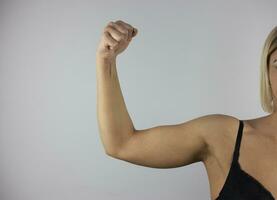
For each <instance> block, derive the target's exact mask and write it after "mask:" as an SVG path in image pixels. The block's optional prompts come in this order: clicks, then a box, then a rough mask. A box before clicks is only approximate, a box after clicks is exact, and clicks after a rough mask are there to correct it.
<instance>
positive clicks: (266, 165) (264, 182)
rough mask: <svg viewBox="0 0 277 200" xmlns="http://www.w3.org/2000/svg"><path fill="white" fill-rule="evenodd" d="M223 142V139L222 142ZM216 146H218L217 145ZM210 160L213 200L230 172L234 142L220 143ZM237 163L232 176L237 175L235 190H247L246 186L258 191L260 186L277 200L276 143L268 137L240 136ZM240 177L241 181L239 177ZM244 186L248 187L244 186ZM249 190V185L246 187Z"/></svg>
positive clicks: (252, 134)
mask: <svg viewBox="0 0 277 200" xmlns="http://www.w3.org/2000/svg"><path fill="white" fill-rule="evenodd" d="M223 141H224V140H223ZM217 145H220V144H217ZM217 149H218V151H217V152H214V157H213V158H211V160H210V161H207V165H206V169H207V173H208V177H209V183H210V191H211V199H215V198H216V197H217V196H218V194H219V193H220V192H221V190H222V189H223V188H224V185H225V184H226V182H227V181H226V180H227V177H228V174H229V173H230V168H231V161H232V156H233V150H234V140H228V141H225V142H222V141H221V145H220V147H219V148H217ZM238 164H239V167H240V169H241V170H238V169H236V173H234V175H233V176H237V178H238V180H240V181H237V184H240V185H238V186H236V187H237V188H238V187H241V190H244V191H247V190H248V189H247V186H249V185H251V184H253V185H252V188H257V190H261V187H263V188H264V189H265V190H267V191H269V192H270V193H271V195H272V196H273V197H274V198H275V199H277V142H276V140H275V139H274V138H272V137H271V136H266V135H257V134H256V133H255V132H250V133H244V135H243V138H242V140H241V144H240V150H239V158H238ZM242 177H243V178H242ZM247 184H248V185H247ZM249 188H251V186H250V187H249Z"/></svg>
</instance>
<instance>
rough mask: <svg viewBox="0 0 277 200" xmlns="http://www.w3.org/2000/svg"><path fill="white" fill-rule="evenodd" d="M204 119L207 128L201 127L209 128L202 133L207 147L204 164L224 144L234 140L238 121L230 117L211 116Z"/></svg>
mask: <svg viewBox="0 0 277 200" xmlns="http://www.w3.org/2000/svg"><path fill="white" fill-rule="evenodd" d="M206 117H207V118H206V120H205V121H206V122H207V126H203V127H206V128H209V131H203V134H204V135H203V137H204V138H205V141H206V143H207V146H208V149H207V152H206V156H205V159H204V160H203V162H204V163H205V162H206V161H207V160H208V159H209V158H210V157H213V156H214V155H215V154H216V153H217V152H220V151H221V149H222V148H223V147H224V146H225V145H226V143H229V144H230V143H232V142H233V141H234V140H235V137H236V130H237V129H238V126H239V119H238V118H236V117H234V116H231V115H225V114H212V115H207V116H206Z"/></svg>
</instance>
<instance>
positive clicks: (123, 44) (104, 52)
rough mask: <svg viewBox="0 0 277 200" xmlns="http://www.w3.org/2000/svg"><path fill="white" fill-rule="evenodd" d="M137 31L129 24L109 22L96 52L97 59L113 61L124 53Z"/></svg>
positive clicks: (119, 21)
mask: <svg viewBox="0 0 277 200" xmlns="http://www.w3.org/2000/svg"><path fill="white" fill-rule="evenodd" d="M137 32H138V30H137V29H136V28H134V27H132V26H131V25H130V24H128V23H126V22H123V21H121V20H118V21H116V22H110V23H108V25H107V26H106V27H105V28H104V31H103V34H102V36H101V40H100V43H99V46H98V48H97V51H96V55H97V57H98V58H105V59H114V58H116V56H117V55H118V54H120V53H121V52H122V51H124V50H125V49H126V48H127V46H128V45H129V43H130V42H131V40H132V38H133V37H134V36H136V35H137Z"/></svg>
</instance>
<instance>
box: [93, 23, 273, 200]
mask: <svg viewBox="0 0 277 200" xmlns="http://www.w3.org/2000/svg"><path fill="white" fill-rule="evenodd" d="M136 35H137V29H136V28H134V27H132V26H131V25H130V24H128V23H126V22H123V21H121V20H118V21H116V22H110V23H109V24H107V26H106V27H105V29H104V31H103V34H102V38H101V41H100V43H99V46H98V49H97V52H96V64H97V66H96V70H97V117H98V125H99V131H100V137H101V140H102V143H103V145H104V149H105V151H106V153H107V155H109V156H112V157H114V158H117V159H121V160H125V161H128V162H130V163H133V164H137V165H142V166H147V167H153V168H174V167H181V166H185V165H189V164H191V163H195V162H199V161H202V162H203V163H204V165H205V168H206V170H207V174H208V178H209V183H210V192H211V199H217V200H219V199H224V200H230V199H232V200H242V199H244V200H248V199H249V200H250V199H251V200H267V199H268V200H273V199H275V198H277V159H276V158H277V157H276V156H277V113H276V112H275V111H276V105H277V101H276V95H277V27H275V28H274V29H273V30H272V31H271V32H270V33H269V35H268V37H267V39H266V41H265V44H264V47H263V53H262V58H261V61H262V62H261V87H260V92H261V102H262V108H263V109H264V111H266V112H268V113H270V115H268V116H264V117H260V118H256V119H249V120H240V119H237V118H235V117H233V116H228V115H223V114H210V115H205V116H201V117H198V118H195V119H192V120H189V121H186V122H184V123H180V124H175V125H164V126H156V127H151V128H148V129H144V130H136V129H135V128H134V125H133V123H132V120H131V118H130V116H129V114H128V111H127V109H126V105H125V102H124V99H123V96H122V92H121V89H120V85H119V80H118V75H117V70H116V57H117V55H118V54H119V53H121V52H122V51H124V50H125V49H126V48H127V46H128V45H129V43H130V41H131V40H132V38H133V37H134V36H136ZM242 136H243V137H242ZM239 155H240V156H239Z"/></svg>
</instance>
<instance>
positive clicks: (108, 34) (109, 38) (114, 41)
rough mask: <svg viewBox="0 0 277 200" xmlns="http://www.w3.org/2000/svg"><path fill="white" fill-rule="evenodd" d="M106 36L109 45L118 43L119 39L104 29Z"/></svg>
mask: <svg viewBox="0 0 277 200" xmlns="http://www.w3.org/2000/svg"><path fill="white" fill-rule="evenodd" d="M104 36H105V38H106V39H107V43H108V45H109V46H112V47H114V46H116V45H117V44H118V41H117V40H115V39H114V38H113V37H112V36H111V34H110V33H109V32H108V31H104Z"/></svg>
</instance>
